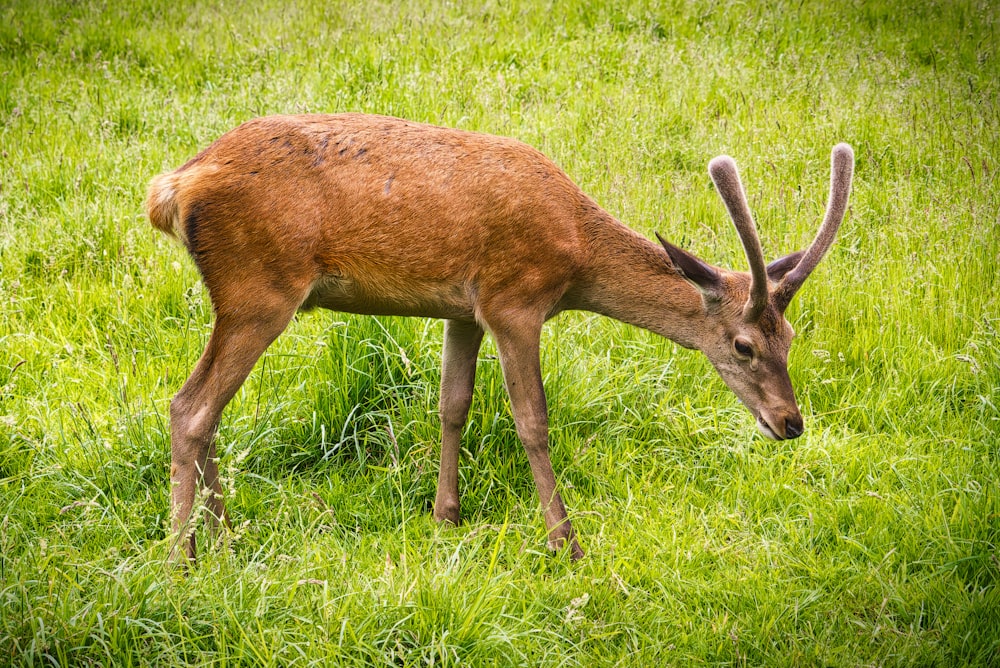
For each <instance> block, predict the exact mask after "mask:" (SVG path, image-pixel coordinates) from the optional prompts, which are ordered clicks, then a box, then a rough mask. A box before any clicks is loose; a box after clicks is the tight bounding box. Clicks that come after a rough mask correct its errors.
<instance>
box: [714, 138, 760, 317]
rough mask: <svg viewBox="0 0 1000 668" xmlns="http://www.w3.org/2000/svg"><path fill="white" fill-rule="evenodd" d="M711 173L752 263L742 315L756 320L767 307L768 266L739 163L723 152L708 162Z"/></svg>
mask: <svg viewBox="0 0 1000 668" xmlns="http://www.w3.org/2000/svg"><path fill="white" fill-rule="evenodd" d="M708 173H709V174H710V175H711V176H712V181H713V182H714V183H715V188H716V190H718V191H719V196H720V197H722V201H723V202H725V204H726V209H727V210H728V211H729V217H730V218H731V219H732V220H733V225H734V226H735V227H736V232H737V234H739V235H740V241H742V242H743V250H744V251H746V254H747V260H748V261H749V262H750V276H751V282H750V297H749V298H748V299H747V303H746V306H744V307H743V317H744V319H745V320H746V321H747V322H754V321H756V320H757V318H759V317H760V314H761V313H762V312H763V311H764V307H765V306H767V269H766V266H765V264H764V253H763V251H762V250H761V248H760V238H759V237H758V236H757V228H756V226H755V225H754V222H753V215H752V214H751V213H750V205H749V204H747V197H746V194H745V193H744V192H743V184H742V182H740V174H739V172H738V171H737V170H736V162H735V161H734V160H733V159H732V158H730V157H729V156H728V155H720V156H719V157H717V158H713V159H712V161H711V162H709V163H708Z"/></svg>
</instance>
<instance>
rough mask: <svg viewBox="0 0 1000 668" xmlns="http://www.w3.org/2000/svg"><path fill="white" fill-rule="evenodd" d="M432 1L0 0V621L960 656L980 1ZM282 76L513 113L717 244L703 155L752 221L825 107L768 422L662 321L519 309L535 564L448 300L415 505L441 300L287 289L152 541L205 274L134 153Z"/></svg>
mask: <svg viewBox="0 0 1000 668" xmlns="http://www.w3.org/2000/svg"><path fill="white" fill-rule="evenodd" d="M467 4H468V5H470V6H467ZM471 4H472V3H443V2H433V1H431V0H403V1H402V2H396V1H393V2H378V1H375V2H364V3H361V2H356V3H345V2H324V1H321V0H315V1H312V2H307V1H305V0H302V1H299V2H291V3H288V2H284V1H283V0H281V1H279V0H262V1H261V2H247V3H240V2H233V3H226V4H223V3H208V2H203V3H197V2H190V1H186V0H169V1H168V0H139V1H136V2H129V3H125V2H114V1H110V2H98V1H92V0H81V1H80V2H56V1H54V0H7V1H6V2H3V3H2V4H0V151H2V157H0V664H10V665H18V666H20V665H27V666H31V665H34V666H42V665H45V666H48V665H84V666H86V665H95V666H96V665H101V666H108V665H120V666H129V665H147V664H152V665H173V664H193V665H204V666H208V665H211V666H231V665H264V666H292V665H295V666H305V665H329V666H336V665H386V664H389V665H405V666H411V665H413V666H416V665H435V666H447V665H490V666H504V665H525V666H536V665H542V666H596V665H621V666H629V665H642V666H649V665H662V664H668V665H669V664H676V665H692V664H694V665H699V664H709V665H769V666H770V665H789V666H803V665H823V666H862V665H864V666H867V665H890V666H891V665H919V666H963V665H983V666H986V665H998V664H1000V592H998V580H1000V450H998V448H1000V389H998V388H1000V299H998V296H997V294H998V290H1000V280H998V270H997V267H998V265H1000V188H998V186H997V182H998V172H1000V108H998V103H997V100H998V99H1000V52H998V46H1000V9H998V6H997V4H996V3H994V2H990V1H988V0H980V1H973V0H947V1H946V0H938V1H937V2H933V1H929V2H923V3H907V2H902V1H901V0H900V1H898V2H893V1H889V0H884V1H878V0H872V1H870V2H869V1H864V0H854V1H851V2H843V3H836V2H829V1H825V0H794V1H792V0H789V1H780V0H776V1H774V2H767V3H764V2H759V3H758V2H735V1H732V2H729V1H725V0H724V1H722V2H719V1H717V0H666V1H664V2H661V3H649V4H645V3H643V2H639V1H634V2H624V3H608V6H602V5H601V4H600V3H593V2H587V1H585V0H579V1H578V0H567V1H561V2H514V3H497V2H485V3H482V4H481V5H480V6H477V7H475V8H472V7H471ZM612 4H614V5H615V7H614V8H613V7H612V6H611V5H612ZM306 111H309V112H335V111H367V112H378V113H385V114H391V115H396V116H403V117H407V118H410V119H413V120H419V121H428V122H433V123H438V124H443V125H448V126H455V127H462V128H467V129H473V130H479V131H484V132H491V133H498V134H504V135H509V136H514V137H517V138H519V139H522V140H524V141H526V142H528V143H530V144H532V145H534V146H536V147H537V148H539V149H541V150H542V151H543V152H545V153H546V154H548V155H549V156H551V157H552V158H553V159H554V160H555V161H556V162H557V163H558V164H559V165H561V166H562V167H563V168H564V169H565V170H566V172H567V173H568V174H569V175H570V176H571V177H572V178H573V179H574V180H575V181H576V182H577V183H579V184H580V185H581V187H582V188H583V189H584V190H585V191H586V192H588V193H589V194H590V195H591V196H592V197H594V198H595V199H596V200H597V201H598V202H600V203H601V204H602V206H604V207H605V208H606V209H607V210H608V211H610V212H611V213H613V214H614V215H616V216H617V217H619V218H620V219H621V220H623V221H625V222H626V223H627V224H629V225H631V226H632V227H634V228H635V229H637V230H639V231H640V232H642V233H643V234H646V235H648V236H650V237H651V236H652V234H653V232H654V230H655V231H659V232H660V233H661V234H664V235H665V236H666V237H667V238H669V239H671V240H673V241H674V242H675V243H678V244H680V245H683V246H685V247H686V248H688V249H690V250H692V251H694V252H696V253H698V254H699V255H701V256H702V257H704V258H706V259H707V260H708V261H710V262H713V263H716V264H719V265H723V266H730V267H735V268H738V269H744V268H745V267H746V260H745V257H744V256H743V252H742V249H741V247H740V244H739V241H738V239H737V237H736V235H735V233H734V231H733V229H732V225H731V223H730V222H729V219H728V217H727V216H726V214H725V210H724V209H723V206H722V204H721V202H720V201H719V199H718V197H717V196H716V194H715V192H714V190H713V189H712V185H711V182H710V180H709V178H708V175H707V172H706V164H707V162H708V160H709V159H710V158H712V157H713V156H715V155H717V154H720V153H729V154H730V155H733V156H734V157H735V158H736V159H737V161H738V162H739V164H740V166H741V169H742V173H743V177H744V181H745V183H746V187H747V190H748V193H749V197H750V200H751V206H752V207H753V209H754V211H755V213H756V217H757V223H758V227H759V228H760V233H761V239H762V243H763V246H764V249H765V254H766V255H767V256H768V258H769V259H771V258H775V257H778V256H779V255H781V254H784V253H785V252H788V251H791V250H795V249H798V248H801V247H804V246H805V245H806V244H807V243H808V242H809V240H810V239H811V238H812V235H813V233H814V232H815V229H816V227H817V225H818V224H819V219H820V217H821V216H822V211H823V206H824V204H825V198H826V194H827V182H828V178H829V171H828V170H829V164H828V161H829V151H830V148H831V147H832V146H833V145H834V144H835V143H837V142H839V141H846V142H849V143H851V144H852V145H853V146H854V148H855V151H856V155H857V170H856V175H855V189H854V193H853V195H852V201H851V208H850V210H849V212H848V216H847V218H846V220H845V222H844V225H843V227H842V229H841V232H840V237H839V239H838V242H837V244H836V245H835V246H834V248H833V250H832V251H831V253H830V255H829V256H828V257H827V259H826V260H825V261H824V262H823V264H821V265H820V267H819V269H818V270H817V272H816V273H815V274H814V275H813V277H812V278H811V279H810V280H809V281H808V282H807V283H806V285H805V286H804V288H803V290H802V292H801V293H800V294H799V295H798V297H797V298H796V300H795V301H794V302H793V305H792V307H791V309H790V310H789V314H788V315H789V320H790V321H791V323H792V324H793V326H794V327H795V329H796V330H797V332H798V333H799V336H798V338H797V339H796V342H795V344H794V346H793V349H792V354H791V359H790V367H791V374H792V380H793V382H794V384H795V386H796V389H797V393H798V396H799V400H800V404H801V406H802V411H803V414H804V415H805V417H806V435H805V436H803V437H802V438H801V439H798V440H796V441H788V442H772V441H766V440H764V439H762V438H761V437H760V436H758V435H757V432H756V429H755V428H754V424H753V419H752V417H751V416H750V415H749V414H748V413H747V412H746V411H745V410H744V409H743V408H742V407H741V406H739V404H738V402H737V400H736V398H735V397H734V396H733V395H732V394H731V393H730V392H729V391H728V390H726V388H725V386H724V385H723V383H722V381H721V380H720V379H719V378H718V377H717V376H716V374H715V372H714V371H713V370H712V368H711V366H710V365H709V364H708V362H707V360H705V359H704V357H703V356H701V355H700V354H698V353H693V352H689V351H685V350H681V349H679V348H677V347H676V346H674V345H673V344H671V343H670V342H668V341H665V340H661V339H658V338H657V337H655V336H654V335H652V334H649V333H647V332H644V331H641V330H638V329H634V328H630V327H627V326H624V325H621V324H618V323H616V322H613V321H610V320H607V319H603V318H599V317H597V316H592V315H590V314H585V313H570V314H564V315H562V316H560V317H559V318H557V319H556V320H554V321H552V322H551V323H550V324H549V325H548V326H547V328H546V331H545V334H544V338H543V342H542V345H543V369H544V374H545V383H546V388H547V392H548V396H549V405H550V413H551V421H552V446H551V450H552V459H553V464H554V466H555V468H556V471H557V474H558V476H559V480H560V485H561V486H562V489H563V494H564V498H565V499H566V501H567V504H568V506H569V508H570V516H571V518H572V520H573V522H574V524H575V526H576V528H577V530H578V531H579V532H580V534H581V542H582V544H583V547H584V549H585V550H586V551H587V553H588V554H587V557H586V558H585V559H584V560H582V561H580V562H578V563H570V562H569V560H568V558H567V557H566V555H555V556H553V555H551V554H549V553H548V552H547V550H546V549H545V548H544V545H545V541H544V522H543V520H542V517H541V513H540V510H539V506H538V502H537V498H536V496H535V491H534V486H533V483H532V480H531V475H530V472H529V469H528V466H527V461H526V458H525V456H524V453H523V450H522V449H521V447H520V444H519V442H518V440H517V438H516V434H515V433H514V427H513V421H512V419H511V417H510V413H509V410H508V405H507V398H506V395H505V393H504V390H503V384H502V378H501V374H500V370H499V365H498V363H497V360H496V355H495V349H494V348H493V347H492V344H491V343H489V342H488V343H487V345H486V346H485V347H484V350H483V352H482V353H481V357H480V363H479V381H478V385H477V389H476V394H475V400H474V404H473V408H472V414H471V418H470V422H469V425H468V428H467V430H466V433H465V439H464V446H465V451H464V453H463V457H462V462H461V473H460V478H461V489H462V492H463V500H462V512H463V516H464V519H465V524H464V525H463V526H461V527H458V528H444V527H441V528H439V527H438V526H436V525H435V523H434V522H433V520H432V518H431V516H430V507H431V504H432V501H433V498H434V488H435V482H436V481H435V476H436V469H437V458H438V457H437V453H438V429H439V426H438V419H437V414H436V410H437V396H436V394H437V383H438V380H439V373H440V371H439V356H440V346H441V331H442V326H441V323H440V322H436V321H424V320H408V319H401V318H379V319H374V318H364V317H357V316H350V315H344V314H330V313H326V312H317V313H310V314H304V315H301V316H299V317H298V318H297V319H296V321H295V322H293V323H292V325H291V326H290V327H289V329H288V331H287V332H286V333H285V334H284V335H283V336H282V337H281V338H280V339H279V340H278V341H277V342H276V343H275V345H274V346H273V347H272V348H271V349H270V350H269V352H268V353H267V354H266V355H265V356H264V358H263V359H262V360H261V362H260V363H258V365H257V367H256V368H255V370H254V372H253V374H252V375H251V377H250V379H249V380H248V382H247V383H246V384H245V386H244V387H243V389H242V390H241V392H240V393H239V394H238V395H237V397H236V399H235V400H234V401H233V403H232V404H231V405H230V407H229V408H228V409H227V411H226V413H225V416H224V419H223V424H222V426H221V430H220V434H219V448H220V453H221V455H222V469H223V475H224V477H225V485H226V487H227V489H228V501H229V509H230V512H231V514H232V518H233V530H232V531H231V532H230V533H229V534H228V535H227V536H226V537H225V539H224V541H222V542H221V543H220V544H218V545H215V546H214V547H213V546H210V545H207V543H208V541H206V540H205V539H204V537H202V538H201V547H202V552H201V556H200V560H199V564H198V567H197V568H196V569H195V570H194V571H193V572H192V573H191V574H190V575H189V576H187V577H184V576H182V575H181V574H179V573H178V572H176V571H175V570H173V569H171V568H169V567H167V566H166V565H165V561H166V557H167V554H168V550H169V541H168V537H167V533H166V524H167V516H168V512H169V510H168V503H169V492H168V468H169V436H168V434H169V430H168V405H169V400H170V397H171V396H172V395H173V394H174V393H175V392H176V391H177V389H179V387H180V385H181V383H182V382H183V381H184V379H185V378H186V376H187V374H188V373H189V372H190V370H191V368H192V366H193V364H194V361H195V360H196V359H197V356H198V355H199V354H200V352H201V348H202V346H203V345H204V342H205V340H206V338H207V335H208V332H209V331H210V328H211V308H210V304H209V301H208V297H207V295H206V293H205V292H204V290H203V288H202V286H201V283H200V282H199V278H198V274H197V271H196V270H195V268H194V265H193V263H192V262H191V261H190V260H189V259H188V257H187V256H186V254H185V252H184V250H183V249H182V248H181V247H179V246H178V245H176V244H173V243H170V242H168V241H167V240H166V239H165V238H163V237H162V236H161V235H159V234H157V233H155V232H154V231H153V230H152V229H151V228H150V226H149V224H148V222H147V221H146V220H145V219H144V215H143V209H142V203H143V198H144V195H145V188H146V184H147V183H148V181H149V179H150V178H151V177H152V176H153V175H154V174H156V173H159V172H161V171H164V170H166V169H171V168H173V167H176V166H178V165H179V164H181V163H182V162H183V161H185V160H186V159H187V158H189V157H190V156H192V155H193V154H194V153H195V152H196V151H198V150H199V149H200V148H202V147H204V146H205V145H207V144H208V143H209V142H211V141H212V140H213V139H215V138H216V137H217V136H218V135H220V134H221V133H223V132H224V131H226V130H228V129H230V128H232V127H234V126H236V125H237V124H239V123H240V122H242V121H244V120H247V119H249V118H251V117H254V116H258V115H262V114H268V113H278V112H306Z"/></svg>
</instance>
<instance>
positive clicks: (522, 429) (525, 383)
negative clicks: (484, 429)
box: [492, 320, 583, 560]
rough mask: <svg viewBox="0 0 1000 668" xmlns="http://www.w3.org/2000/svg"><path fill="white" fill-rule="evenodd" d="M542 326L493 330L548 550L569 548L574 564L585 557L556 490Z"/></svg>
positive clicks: (533, 325)
mask: <svg viewBox="0 0 1000 668" xmlns="http://www.w3.org/2000/svg"><path fill="white" fill-rule="evenodd" d="M541 327H542V322H541V320H539V321H538V322H537V323H530V324H527V325H523V326H520V327H506V328H503V329H500V330H499V331H497V330H492V333H493V336H494V339H495V340H496V344H497V350H498V351H499V353H500V364H501V366H502V367H503V376H504V382H505V384H506V385H507V393H508V395H510V405H511V411H512V412H513V414H514V424H515V425H516V427H517V434H518V436H519V437H520V438H521V443H522V444H523V445H524V450H525V452H526V453H527V455H528V463H529V464H530V465H531V473H532V475H533V476H534V479H535V487H536V489H537V490H538V498H539V499H540V500H541V503H542V511H543V512H544V514H545V527H546V529H547V530H548V535H549V541H548V542H549V547H550V548H551V549H553V550H561V549H562V548H563V547H565V545H566V544H569V546H570V550H571V554H572V558H573V559H574V560H576V559H579V558H581V557H582V556H583V550H582V549H580V545H579V543H578V542H577V540H576V536H575V535H574V533H573V527H572V525H570V522H569V518H568V517H567V516H566V507H565V506H564V505H563V501H562V497H561V496H559V492H558V490H557V489H556V477H555V473H554V472H553V471H552V462H551V460H550V459H549V417H548V408H547V406H546V401H545V389H544V387H543V386H542V368H541V361H540V359H539V337H540V336H541Z"/></svg>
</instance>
